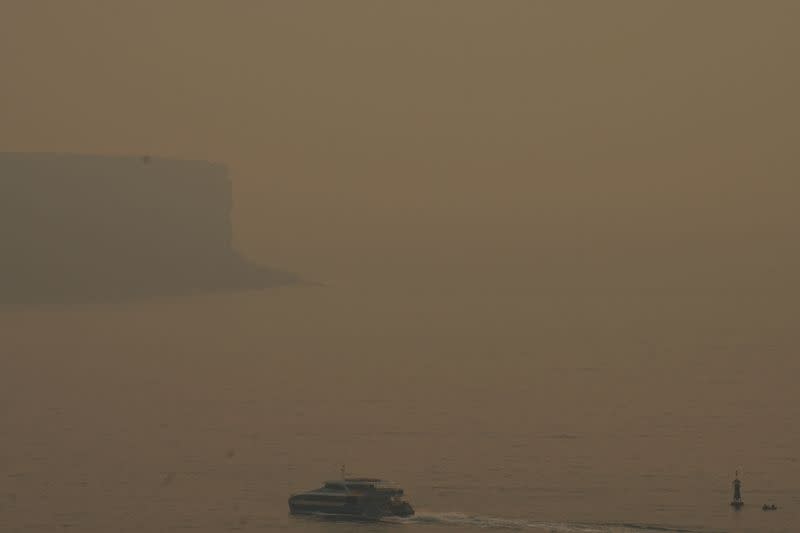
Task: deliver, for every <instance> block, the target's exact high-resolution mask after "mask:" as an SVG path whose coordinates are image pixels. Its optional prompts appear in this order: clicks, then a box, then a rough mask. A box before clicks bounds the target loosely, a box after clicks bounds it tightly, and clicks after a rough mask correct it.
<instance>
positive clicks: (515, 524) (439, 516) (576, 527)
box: [389, 512, 688, 533]
mask: <svg viewBox="0 0 800 533" xmlns="http://www.w3.org/2000/svg"><path fill="white" fill-rule="evenodd" d="M389 520H390V521H392V522H399V523H403V524H440V525H442V526H461V527H472V528H478V529H508V530H526V529H530V530H541V531H547V532H552V533H624V532H636V533H645V532H663V531H675V532H677V531H683V532H687V531H688V530H685V529H672V528H669V527H659V526H651V525H645V524H570V523H563V522H545V521H537V520H527V519H524V518H500V517H493V516H476V515H468V514H464V513H430V512H418V513H417V514H415V515H414V516H412V517H409V518H397V519H389Z"/></svg>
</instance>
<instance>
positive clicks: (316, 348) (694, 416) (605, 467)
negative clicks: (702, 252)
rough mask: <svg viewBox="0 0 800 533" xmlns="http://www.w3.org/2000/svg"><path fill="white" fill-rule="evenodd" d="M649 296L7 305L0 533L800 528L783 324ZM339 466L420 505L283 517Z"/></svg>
mask: <svg viewBox="0 0 800 533" xmlns="http://www.w3.org/2000/svg"><path fill="white" fill-rule="evenodd" d="M606 296H608V295H606ZM648 298H659V297H658V296H657V295H656V296H652V295H651V296H650V297H648ZM648 298H643V299H642V301H636V300H635V298H631V299H629V300H624V301H620V300H615V303H614V306H613V309H612V310H609V308H608V301H609V300H608V298H600V297H599V296H598V295H597V294H583V293H581V292H580V291H576V292H573V293H570V295H569V296H564V292H563V291H559V290H552V291H547V290H543V289H537V288H533V287H521V286H520V285H518V284H515V283H511V282H508V283H505V284H504V283H503V281H502V280H500V281H498V283H497V284H494V285H493V286H492V287H484V288H482V289H481V288H474V287H472V288H470V287H469V286H468V285H466V284H462V283H460V282H457V281H454V282H452V283H451V284H449V285H447V284H445V285H435V286H434V285H431V286H412V285H410V284H409V285H407V286H401V287H395V288H392V289H386V288H385V284H382V283H379V282H377V281H376V282H369V281H363V282H359V283H347V282H339V283H332V284H331V286H328V287H319V288H301V289H280V290H275V291H266V292H262V293H251V294H240V295H217V296H203V297H197V298H189V299H179V300H168V301H161V302H144V303H138V304H128V305H98V306H84V307H71V308H51V309H36V310H32V309H28V310H22V309H11V310H8V309H7V310H5V311H3V312H2V315H0V321H2V322H1V324H2V340H0V343H1V344H0V348H2V352H1V355H0V357H2V366H1V367H0V371H1V372H2V373H1V374H0V400H2V401H1V402H0V414H1V415H2V417H1V418H0V422H2V424H0V473H1V475H0V530H2V531H4V532H6V531H7V532H31V533H33V532H47V533H50V532H54V531H78V532H85V533H101V532H102V533H106V532H112V531H114V532H117V531H119V532H151V531H152V532H156V531H157V532H161V531H184V530H186V531H197V532H203V533H206V532H208V533H212V532H213V533H218V532H224V531H265V532H267V531H276V532H277V531H281V532H290V533H295V532H296V533H300V532H309V533H317V532H320V533H322V532H326V533H327V532H330V533H336V532H396V533H399V532H408V533H447V532H449V531H463V532H477V531H481V532H484V531H515V530H519V531H532V532H536V531H542V532H544V531H557V532H562V531H563V532H612V531H702V532H718V531H741V532H768V531H776V532H777V531H782V532H790V531H797V530H798V525H800V463H798V460H800V452H799V451H798V450H800V429H798V426H797V421H798V419H800V416H799V415H800V402H798V392H797V385H796V381H797V376H798V375H799V374H798V370H800V365H798V362H797V358H796V346H797V345H798V344H797V340H798V339H797V338H796V333H795V332H794V330H793V329H792V328H791V327H789V326H790V325H787V324H786V323H779V322H774V321H770V320H768V319H764V320H762V321H760V322H759V321H753V320H752V316H751V315H742V314H736V312H735V311H731V309H733V310H735V309H736V306H735V305H731V307H727V304H726V300H725V296H719V297H717V296H714V297H711V296H709V297H708V298H706V299H703V297H702V295H701V296H698V297H697V298H695V299H693V300H692V302H693V303H694V305H693V306H692V307H691V309H687V310H685V311H684V310H682V308H681V307H680V306H679V305H677V304H676V305H674V306H672V307H670V306H669V305H668V304H666V303H664V302H667V301H668V299H666V297H663V296H662V297H661V300H659V301H660V302H661V304H663V305H662V307H660V308H659V307H658V306H651V305H649V304H647V301H648ZM604 302H605V303H604ZM704 302H705V304H704ZM708 302H714V305H711V304H710V303H708ZM704 305H706V308H704V307H703V306H704ZM719 309H728V311H727V314H726V313H719V312H718V310H719ZM712 310H713V311H714V312H713V313H712V312H711V311H712ZM753 316H754V315H753ZM342 463H344V464H346V465H347V469H348V471H350V472H352V473H353V474H362V475H376V476H381V477H386V478H389V479H392V480H395V481H397V482H398V483H400V484H401V485H402V486H403V487H404V488H405V489H406V492H407V494H408V497H409V499H410V501H411V502H412V503H413V505H414V506H415V507H416V508H417V510H418V514H417V516H415V517H414V518H411V519H408V520H396V521H388V522H386V523H378V524H351V523H339V522H329V521H319V520H314V519H306V518H295V517H290V516H289V515H288V513H287V505H286V499H287V496H288V495H289V493H290V492H292V491H295V490H304V489H309V488H313V487H316V486H318V484H319V483H320V482H321V481H322V480H323V479H326V478H332V477H336V476H337V474H338V470H339V467H340V465H341V464H342ZM737 468H739V469H741V471H742V474H741V477H742V480H743V482H744V486H743V493H744V497H745V500H746V502H747V504H748V505H746V506H745V508H744V509H742V510H741V511H739V512H734V511H732V510H731V508H730V507H729V505H728V502H729V501H730V496H731V487H730V484H731V480H732V478H733V474H734V470H735V469H737ZM765 502H770V503H776V504H777V505H778V506H779V507H780V509H779V510H778V511H777V512H771V513H766V512H762V511H761V509H760V506H761V504H762V503H765Z"/></svg>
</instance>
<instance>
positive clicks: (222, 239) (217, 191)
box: [0, 154, 292, 302]
mask: <svg viewBox="0 0 800 533" xmlns="http://www.w3.org/2000/svg"><path fill="white" fill-rule="evenodd" d="M230 213H231V183H230V180H229V179H228V177H227V169H226V168H225V167H224V166H222V165H218V164H212V163H207V162H201V161H176V160H168V159H158V158H152V159H151V158H147V157H145V158H135V157H99V156H77V155H47V154H0V302H26V301H31V302H48V301H52V302H62V301H80V300H107V299H120V298H129V297H137V296H153V295H158V294H174V293H184V292H189V291H196V290H224V289H232V288H261V287H266V286H270V285H275V284H281V283H287V282H289V281H291V279H292V278H291V276H290V275H288V274H286V273H282V272H278V271H274V270H270V269H266V268H263V267H257V266H255V265H252V264H250V263H248V262H247V261H246V260H244V259H243V258H242V257H241V256H240V255H239V254H238V253H236V252H235V251H234V250H233V249H232V247H231V222H230Z"/></svg>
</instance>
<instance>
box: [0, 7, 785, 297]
mask: <svg viewBox="0 0 800 533" xmlns="http://www.w3.org/2000/svg"><path fill="white" fill-rule="evenodd" d="M799 17H800V4H798V3H797V2H794V1H791V0H789V1H784V2H778V1H771V2H749V1H748V2H738V1H730V0H725V1H706V2H639V1H626V2H616V1H609V2H527V1H525V2H523V1H504V2H491V3H487V2H480V1H464V0H459V1H449V2H422V1H403V2H392V3H388V2H367V1H364V2H298V1H292V2H257V1H236V2H219V1H206V0H203V1H200V0H191V1H189V0H187V1H170V2H161V1H137V2H108V1H105V0H97V1H86V0H73V1H70V2H62V1H55V0H54V1H36V2H31V1H28V0H5V1H4V2H3V3H2V5H1V6H0V65H2V84H1V85H0V117H1V122H0V150H3V151H48V152H49V151H56V152H79V153H98V154H144V153H148V154H153V155H159V156H169V157H178V158H197V159H209V160H214V161H224V162H226V163H228V164H229V166H230V168H231V176H232V179H233V180H234V198H235V224H236V238H237V241H238V243H239V246H240V247H241V248H243V249H244V250H245V251H246V252H247V253H248V254H250V255H251V256H254V257H255V258H257V259H258V260H260V261H263V262H267V263H271V264H277V265H279V266H285V267H288V268H291V269H294V270H297V271H299V272H301V273H305V274H308V275H311V276H312V277H318V278H323V279H327V278H330V277H334V278H335V277H336V275H335V274H333V273H334V272H336V271H337V269H341V270H347V269H350V268H352V267H353V265H354V264H356V263H359V262H363V261H364V260H365V258H371V259H370V260H373V261H380V260H381V258H382V257H383V260H385V261H387V262H393V261H396V260H397V257H405V258H406V259H405V261H407V262H408V263H409V264H408V265H405V266H407V267H408V268H413V266H414V265H413V263H414V260H413V257H414V256H415V255H419V254H423V255H428V256H429V258H430V257H433V258H434V259H435V258H436V257H437V254H438V255H441V256H442V261H444V262H445V263H448V264H449V263H452V264H459V263H463V262H465V261H470V260H471V259H470V258H472V260H478V261H486V260H487V259H480V258H486V257H489V258H502V257H505V256H508V257H509V259H508V260H507V261H506V263H511V264H514V265H520V264H522V265H524V266H523V267H520V268H531V267H532V266H533V265H535V264H536V263H537V262H541V261H540V260H541V255H542V254H541V253H540V252H541V251H542V250H546V251H547V254H550V255H552V253H555V254H556V255H557V254H558V253H561V252H559V250H561V251H562V252H564V253H567V254H573V255H572V256H570V257H573V259H574V258H575V257H578V258H580V257H583V255H585V256H587V257H592V258H594V259H593V260H595V261H599V263H603V262H604V261H605V262H606V263H609V264H612V265H613V268H617V267H619V265H620V264H625V263H626V262H627V261H628V259H625V258H630V257H640V258H642V257H648V256H651V255H653V254H655V257H658V258H659V259H658V260H657V261H656V263H658V264H663V263H661V261H663V260H668V259H666V258H670V257H673V258H674V257H683V258H687V257H689V258H690V259H686V260H685V261H687V264H686V265H683V267H681V266H680V265H678V270H680V269H681V268H683V269H684V270H686V269H688V270H691V269H692V268H695V267H694V266H687V265H689V264H690V263H691V264H692V265H700V267H701V269H702V270H703V272H704V274H703V275H704V276H709V279H710V278H712V277H714V276H716V274H715V272H717V271H720V270H726V269H730V268H733V269H734V270H736V271H737V272H739V274H737V276H738V277H736V276H734V277H736V280H737V282H742V281H746V280H747V279H750V278H753V277H756V278H763V277H764V276H767V277H775V276H778V278H780V279H784V280H788V279H790V278H791V279H793V277H792V276H793V274H791V272H793V268H794V267H796V266H797V260H798V251H797V247H796V244H795V240H794V233H795V230H796V228H797V223H798V215H797V214H796V203H797V201H796V198H797V193H798V192H800V187H799V186H798V184H797V180H798V169H800V164H799V163H798V155H797V154H798V152H797V149H796V139H797V134H796V128H797V124H798V123H800V105H798V103H797V94H800V71H799V70H798V69H797V65H796V61H797V57H798V52H800V36H798V32H797V31H796V22H797V20H800V18H799ZM448 248H452V253H453V254H455V255H449V256H448V253H450V252H447V249H448ZM381 250H389V251H387V252H385V253H383V252H381ZM564 250H566V251H564ZM709 250H711V253H710V254H709V253H708V252H709ZM459 254H460V255H459ZM508 254H511V255H508ZM575 254H577V255H575ZM512 255H513V257H511V256H512ZM445 256H447V257H445ZM603 257H606V258H607V260H604V259H602V258H603ZM348 258H349V259H348ZM598 258H599V259H598ZM489 261H490V262H491V261H493V259H490V260H489ZM577 262H578V263H580V262H581V261H580V260H578V261H577ZM506 266H507V265H505V263H502V261H501V263H497V264H493V265H490V266H489V267H487V268H488V269H489V270H492V271H493V272H496V271H497V270H502V269H503V268H506ZM601 266H602V265H599V267H601ZM722 267H725V268H722ZM670 268H671V267H670ZM737 269H738V270H737ZM687 275H690V274H687ZM781 276H783V278H781ZM787 276H789V277H788V278H787ZM751 281H752V280H751Z"/></svg>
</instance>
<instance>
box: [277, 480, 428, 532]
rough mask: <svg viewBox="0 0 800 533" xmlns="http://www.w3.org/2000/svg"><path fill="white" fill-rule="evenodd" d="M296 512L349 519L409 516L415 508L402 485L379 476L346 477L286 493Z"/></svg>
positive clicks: (290, 510)
mask: <svg viewBox="0 0 800 533" xmlns="http://www.w3.org/2000/svg"><path fill="white" fill-rule="evenodd" d="M289 512H290V513H291V514H295V515H315V516H321V517H331V518H344V519H351V520H379V519H381V518H384V517H387V516H399V517H405V516H412V515H413V514H414V508H413V507H411V504H409V503H408V502H407V501H406V500H404V499H403V489H401V488H400V487H398V486H397V485H395V484H394V483H390V482H388V481H384V480H382V479H378V478H369V477H345V476H344V469H342V479H339V480H334V481H326V482H325V483H324V484H323V485H322V487H320V488H318V489H314V490H310V491H307V492H301V493H299V494H293V495H292V496H290V497H289Z"/></svg>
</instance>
